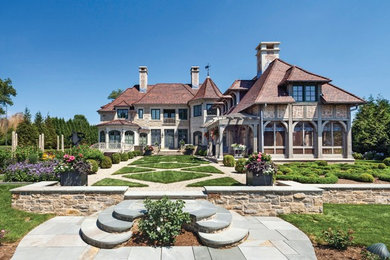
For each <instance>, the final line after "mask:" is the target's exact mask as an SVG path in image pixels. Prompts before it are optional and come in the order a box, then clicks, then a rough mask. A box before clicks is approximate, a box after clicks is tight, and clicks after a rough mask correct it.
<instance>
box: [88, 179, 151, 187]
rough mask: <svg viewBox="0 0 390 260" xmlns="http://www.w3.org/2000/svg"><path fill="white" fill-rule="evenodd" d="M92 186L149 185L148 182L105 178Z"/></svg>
mask: <svg viewBox="0 0 390 260" xmlns="http://www.w3.org/2000/svg"><path fill="white" fill-rule="evenodd" d="M92 186H129V187H148V185H146V184H142V183H136V182H131V181H123V180H117V179H111V178H105V179H103V180H100V181H98V182H96V183H95V184H93V185H92Z"/></svg>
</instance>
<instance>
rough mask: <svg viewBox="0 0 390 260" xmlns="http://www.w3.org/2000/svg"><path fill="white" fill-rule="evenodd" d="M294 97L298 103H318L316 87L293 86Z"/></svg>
mask: <svg viewBox="0 0 390 260" xmlns="http://www.w3.org/2000/svg"><path fill="white" fill-rule="evenodd" d="M292 97H293V98H294V99H295V101H296V102H303V101H306V102H315V101H317V87H316V86H293V87H292Z"/></svg>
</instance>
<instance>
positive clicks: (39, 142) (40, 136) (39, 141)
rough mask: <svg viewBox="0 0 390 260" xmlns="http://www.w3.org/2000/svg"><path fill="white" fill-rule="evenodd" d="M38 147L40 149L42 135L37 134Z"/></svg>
mask: <svg viewBox="0 0 390 260" xmlns="http://www.w3.org/2000/svg"><path fill="white" fill-rule="evenodd" d="M38 149H39V150H42V135H41V134H39V136H38Z"/></svg>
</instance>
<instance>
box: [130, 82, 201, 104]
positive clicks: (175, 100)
mask: <svg viewBox="0 0 390 260" xmlns="http://www.w3.org/2000/svg"><path fill="white" fill-rule="evenodd" d="M195 93H196V90H194V89H192V88H191V86H190V85H187V84H181V83H160V84H155V85H149V86H148V89H147V92H146V94H145V95H144V96H143V97H142V98H141V99H139V100H138V101H137V102H134V104H137V105H139V104H176V105H179V104H187V102H188V101H189V100H190V99H191V98H193V97H194V96H195Z"/></svg>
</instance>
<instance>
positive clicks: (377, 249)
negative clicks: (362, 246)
mask: <svg viewBox="0 0 390 260" xmlns="http://www.w3.org/2000/svg"><path fill="white" fill-rule="evenodd" d="M367 251H369V252H371V253H373V254H376V255H378V256H379V257H380V258H382V259H387V258H389V257H390V252H389V250H388V249H387V247H386V245H385V244H383V243H376V244H372V245H371V246H369V247H367Z"/></svg>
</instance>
